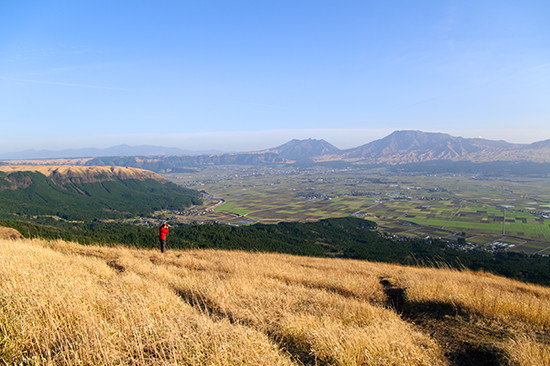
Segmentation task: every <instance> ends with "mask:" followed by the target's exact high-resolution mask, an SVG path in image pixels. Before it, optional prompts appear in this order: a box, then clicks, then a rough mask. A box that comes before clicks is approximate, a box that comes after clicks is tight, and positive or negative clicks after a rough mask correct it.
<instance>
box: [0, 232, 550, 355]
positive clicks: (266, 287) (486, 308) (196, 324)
mask: <svg viewBox="0 0 550 366" xmlns="http://www.w3.org/2000/svg"><path fill="white" fill-rule="evenodd" d="M0 281H1V283H2V287H1V289H0V363H3V364H36V365H39V364H48V365H77V364H89V365H98V364H105V365H112V364H132V365H168V364H170V365H176V364H181V365H456V364H475V363H479V362H485V364H509V363H510V364H515V365H548V364H550V289H548V288H545V287H540V286H535V285H528V284H525V283H521V282H517V281H513V280H509V279H505V278H500V277H496V276H493V275H488V274H483V273H474V272H469V271H465V272H460V271H455V270H448V269H433V268H432V269H427V268H418V267H403V266H398V265H390V264H380V263H370V262H365V261H353V260H341V259H320V258H308V257H293V256H290V255H281V254H264V253H248V252H239V251H232V252H228V251H214V250H192V251H175V250H169V251H168V252H167V253H164V254H161V253H160V252H158V251H154V250H137V249H129V248H122V247H100V246H93V245H88V246H81V245H77V244H74V243H69V242H63V241H53V242H48V241H43V240H27V239H17V240H0Z"/></svg>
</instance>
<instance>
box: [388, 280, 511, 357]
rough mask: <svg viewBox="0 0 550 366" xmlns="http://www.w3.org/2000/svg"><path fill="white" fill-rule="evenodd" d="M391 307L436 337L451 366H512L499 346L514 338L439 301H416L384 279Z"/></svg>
mask: <svg viewBox="0 0 550 366" xmlns="http://www.w3.org/2000/svg"><path fill="white" fill-rule="evenodd" d="M380 284H382V286H384V292H385V294H386V297H387V306H388V307H390V308H392V309H394V310H395V311H397V312H398V313H400V314H401V317H402V319H403V320H405V321H407V322H409V323H412V324H414V325H415V326H416V327H418V328H420V329H421V330H422V331H423V332H424V333H425V334H428V335H429V336H430V337H432V338H433V339H434V340H435V341H436V342H437V343H439V344H440V345H441V347H442V348H443V349H444V351H445V356H446V357H447V359H448V360H449V364H450V365H456V366H470V365H472V366H474V365H508V364H509V362H508V357H507V354H506V353H505V352H504V351H503V350H502V349H500V348H499V347H498V345H499V344H500V343H501V342H502V341H503V340H504V339H506V338H509V337H510V335H509V334H507V333H506V332H505V331H500V332H497V331H495V330H494V328H492V329H491V328H489V327H486V326H484V325H483V324H481V323H478V322H475V321H474V319H473V317H472V316H471V315H469V314H468V313H467V312H466V311H464V310H463V309H460V308H459V307H456V306H453V305H450V304H447V303H443V302H437V301H426V302H415V301H409V300H408V299H407V289H406V288H401V287H398V286H396V285H395V282H394V280H393V279H392V278H389V277H382V278H380Z"/></svg>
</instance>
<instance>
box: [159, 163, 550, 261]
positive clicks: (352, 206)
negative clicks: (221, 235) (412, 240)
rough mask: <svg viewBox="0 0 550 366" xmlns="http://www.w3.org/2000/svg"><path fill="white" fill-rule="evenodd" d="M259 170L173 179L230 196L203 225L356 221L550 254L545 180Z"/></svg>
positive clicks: (549, 193)
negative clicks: (345, 218) (344, 218)
mask: <svg viewBox="0 0 550 366" xmlns="http://www.w3.org/2000/svg"><path fill="white" fill-rule="evenodd" d="M258 169H259V168H252V167H249V168H243V167H233V168H230V167H224V170H223V172H225V173H224V174H221V173H220V171H219V170H217V169H212V170H209V169H205V170H203V171H201V172H199V173H194V174H191V173H189V174H187V175H183V174H179V175H178V174H172V175H168V176H167V177H168V178H169V179H171V180H173V181H175V182H177V183H179V184H183V185H186V186H190V187H193V188H197V189H204V190H206V191H208V192H209V193H210V194H212V195H214V196H217V197H223V198H224V200H225V204H223V205H221V206H219V207H217V208H216V211H215V212H214V213H212V214H210V215H207V216H205V217H201V219H211V220H217V221H220V222H228V223H238V222H239V219H240V218H239V216H246V217H247V218H250V219H253V221H260V222H266V223H269V222H279V221H293V220H297V221H308V220H319V219H323V218H329V217H342V216H349V215H357V216H365V217H368V218H370V219H372V220H374V221H377V222H378V223H379V224H380V227H381V230H384V231H389V232H392V233H395V234H399V235H403V236H412V237H423V236H425V235H430V236H436V237H445V236H451V235H454V234H457V233H458V234H462V233H464V234H465V235H466V238H467V240H468V241H471V242H473V243H474V244H477V245H483V244H485V243H491V242H494V241H504V242H506V243H510V244H514V245H515V246H514V247H512V248H511V249H512V250H519V251H525V252H527V253H541V254H550V219H549V218H544V217H543V215H544V214H545V213H546V214H549V213H550V186H549V185H548V184H547V181H546V180H544V179H536V178H532V179H527V178H514V179H512V178H510V179H496V178H491V179H480V178H479V177H461V176H450V175H449V176H429V177H426V176H398V175H389V174H385V173H384V172H383V171H381V170H380V169H377V170H358V169H354V170H334V169H321V168H311V169H310V170H292V169H290V168H280V169H275V168H271V169H268V170H265V171H264V170H260V171H258ZM503 207H507V209H506V218H504V208H503ZM228 214H229V215H228ZM191 219H192V218H191ZM241 219H242V218H241ZM504 220H505V221H506V222H505V225H503V221H504ZM251 222H252V221H251Z"/></svg>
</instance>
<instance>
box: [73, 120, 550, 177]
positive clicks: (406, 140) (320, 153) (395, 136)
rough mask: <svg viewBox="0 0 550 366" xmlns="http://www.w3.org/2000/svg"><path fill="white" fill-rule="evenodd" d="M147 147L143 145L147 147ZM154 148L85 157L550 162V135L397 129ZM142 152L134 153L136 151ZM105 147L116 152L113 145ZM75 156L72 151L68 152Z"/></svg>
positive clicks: (198, 161) (154, 161) (176, 162)
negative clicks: (512, 139) (370, 136)
mask: <svg viewBox="0 0 550 366" xmlns="http://www.w3.org/2000/svg"><path fill="white" fill-rule="evenodd" d="M142 148H143V147H142ZM148 148H149V149H142V150H139V149H138V148H137V147H136V150H131V149H130V147H128V148H127V149H126V151H127V152H128V154H112V155H110V156H103V157H95V158H90V159H86V160H82V162H80V164H84V165H119V166H130V167H138V168H143V169H149V170H153V171H156V172H168V171H178V170H181V169H185V168H188V167H197V166H205V165H227V164H233V165H259V164H292V163H303V162H308V163H327V162H344V163H347V164H390V165H398V164H408V163H419V162H426V161H442V160H443V161H468V162H476V163H481V162H494V161H506V162H525V161H529V162H537V163H548V162H550V140H544V141H539V142H535V143H532V144H514V143H509V142H506V141H495V140H487V139H482V138H463V137H455V136H451V135H448V134H445V133H434V132H422V131H411V130H407V131H395V132H393V133H391V134H390V135H388V136H386V137H384V138H382V139H379V140H375V141H372V142H369V143H367V144H364V145H361V146H358V147H355V148H352V149H345V150H342V149H338V148H337V147H335V146H334V145H332V144H330V143H329V142H327V141H325V140H316V139H305V140H291V141H289V142H287V143H285V144H283V145H281V146H278V147H274V148H270V149H265V150H261V151H256V152H242V153H218V154H194V155H186V154H178V153H176V154H169V151H165V153H163V154H160V153H159V154H156V155H155V154H147V153H145V152H147V151H148V152H152V151H154V150H151V147H148ZM138 151H139V152H141V153H140V154H135V155H132V154H131V153H132V152H138ZM105 152H114V151H112V150H108V151H105ZM67 157H70V156H67Z"/></svg>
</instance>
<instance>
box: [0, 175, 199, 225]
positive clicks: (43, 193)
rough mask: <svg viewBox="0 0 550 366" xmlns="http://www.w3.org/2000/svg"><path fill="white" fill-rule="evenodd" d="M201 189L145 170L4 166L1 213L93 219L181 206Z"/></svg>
mask: <svg viewBox="0 0 550 366" xmlns="http://www.w3.org/2000/svg"><path fill="white" fill-rule="evenodd" d="M199 202H200V200H199V193H198V192H197V191H195V190H191V189H186V188H183V187H180V186H177V185H175V184H173V183H170V182H168V181H166V180H165V179H164V178H162V177H161V176H159V175H157V174H155V173H153V172H148V171H145V170H141V169H131V168H120V167H70V166H62V167H57V166H53V167H52V166H41V167H40V166H39V167H30V166H19V167H14V166H8V167H0V216H1V217H4V218H14V217H17V218H18V217H22V218H27V217H31V216H57V217H61V218H64V219H67V220H84V221H91V220H94V219H105V218H120V217H125V216H135V215H143V214H148V213H152V212H153V211H156V210H160V209H165V208H171V209H181V208H183V207H187V206H189V205H191V204H196V203H199Z"/></svg>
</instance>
